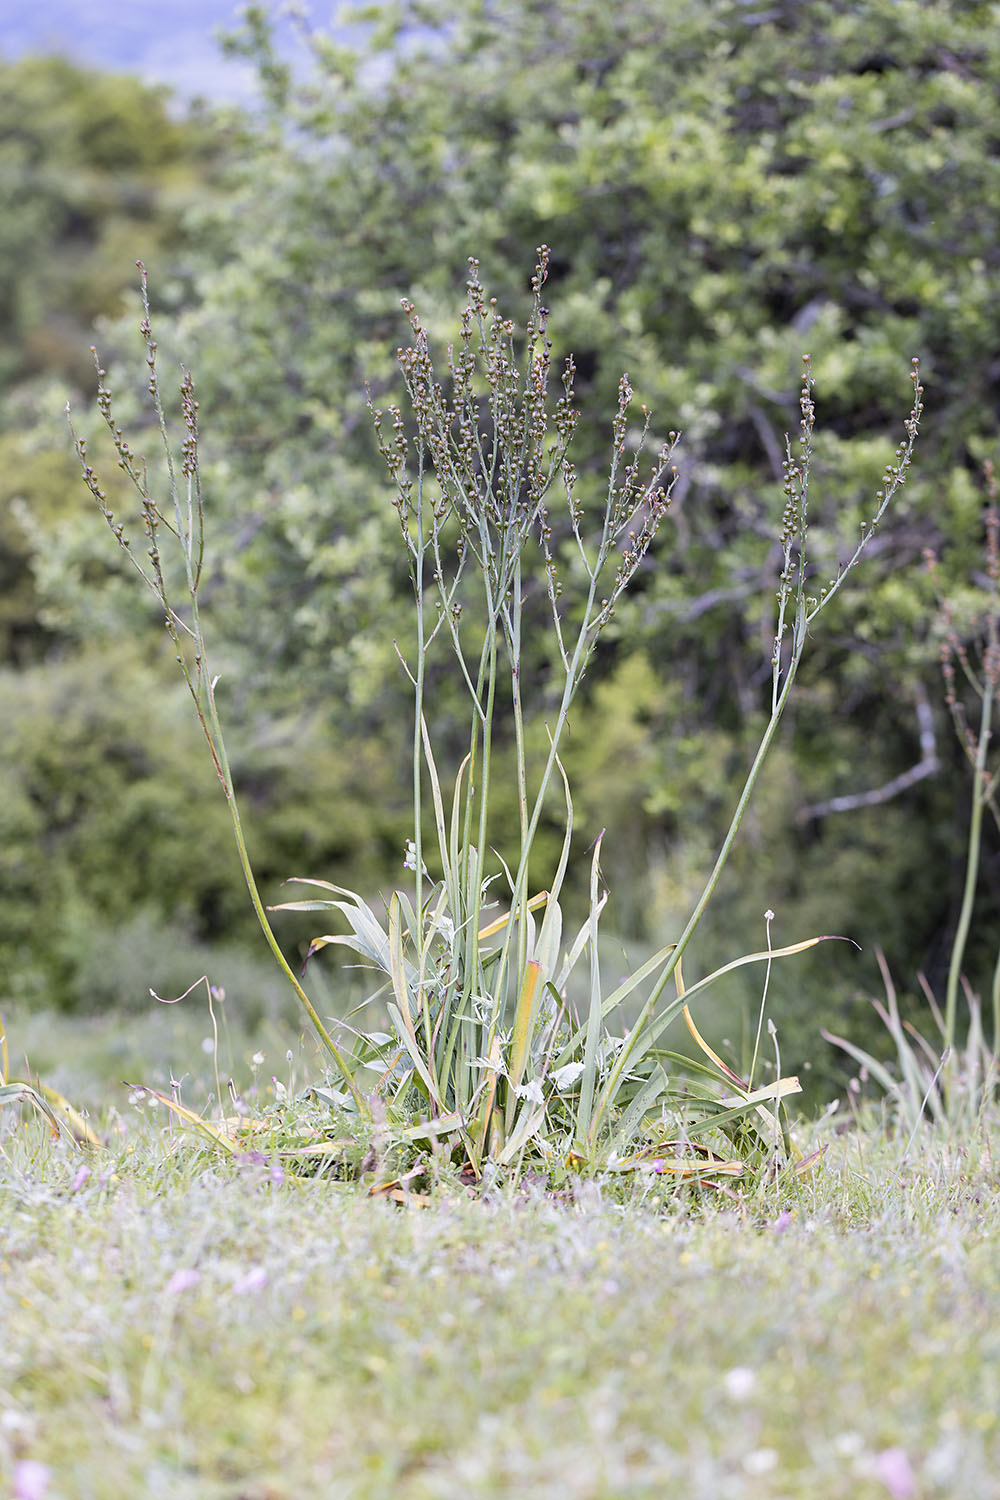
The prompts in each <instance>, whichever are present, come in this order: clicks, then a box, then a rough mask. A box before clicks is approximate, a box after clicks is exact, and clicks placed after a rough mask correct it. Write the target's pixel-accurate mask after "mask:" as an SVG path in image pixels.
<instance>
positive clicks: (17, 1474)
mask: <svg viewBox="0 0 1000 1500" xmlns="http://www.w3.org/2000/svg"><path fill="white" fill-rule="evenodd" d="M51 1478H52V1470H51V1469H50V1468H49V1466H48V1464H41V1463H39V1462H38V1460H37V1459H36V1458H22V1460H21V1462H20V1463H19V1464H17V1465H16V1466H15V1468H14V1500H42V1496H43V1495H44V1494H45V1491H46V1490H47V1489H48V1487H49V1480H50V1479H51Z"/></svg>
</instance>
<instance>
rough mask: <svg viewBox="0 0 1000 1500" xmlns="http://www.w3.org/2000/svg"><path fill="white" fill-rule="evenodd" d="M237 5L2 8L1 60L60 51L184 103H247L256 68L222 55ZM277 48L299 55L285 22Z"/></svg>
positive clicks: (218, 1)
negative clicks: (134, 77)
mask: <svg viewBox="0 0 1000 1500" xmlns="http://www.w3.org/2000/svg"><path fill="white" fill-rule="evenodd" d="M242 8H243V7H242V5H241V4H240V3H238V0H129V4H128V5H122V3H121V0H84V3H83V4H82V5H81V4H80V3H79V0H42V3H41V4H38V5H18V6H7V7H2V8H0V57H3V58H6V59H7V60H8V61H12V60H14V59H16V58H18V57H22V56H24V54H25V53H28V52H35V53H61V54H64V55H65V56H67V57H70V58H72V59H73V60H74V61H75V62H79V63H83V64H86V65H88V66H91V67H97V68H110V69H114V70H121V71H124V72H129V73H137V74H138V75H139V76H140V77H141V78H142V79H143V80H144V82H147V83H164V84H168V85H169V86H170V87H171V88H172V89H175V90H176V91H177V93H178V94H181V95H183V96H186V97H189V98H190V97H194V96H195V95H199V94H200V95H203V96H205V97H206V98H210V99H217V100H235V99H242V98H245V97H247V96H248V95H249V94H250V93H252V91H253V80H254V75H253V70H252V68H250V67H249V66H248V65H247V64H245V63H242V62H239V61H235V60H233V59H230V58H225V57H223V56H222V54H221V51H220V48H219V44H218V40H217V37H218V33H219V32H220V31H224V30H228V29H232V28H235V27H236V26H237V25H238V23H239V13H240V11H241V9H242ZM278 35H279V38H280V39H281V50H282V51H283V52H285V53H286V54H288V55H291V54H293V53H294V52H295V51H296V45H297V44H296V40H295V37H294V35H293V33H292V31H291V28H290V26H289V24H288V22H287V21H285V22H283V23H282V24H281V25H280V26H279V28H278Z"/></svg>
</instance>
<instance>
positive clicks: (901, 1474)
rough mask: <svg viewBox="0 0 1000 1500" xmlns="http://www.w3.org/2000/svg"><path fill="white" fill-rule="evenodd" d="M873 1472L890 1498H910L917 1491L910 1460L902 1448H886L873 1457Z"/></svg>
mask: <svg viewBox="0 0 1000 1500" xmlns="http://www.w3.org/2000/svg"><path fill="white" fill-rule="evenodd" d="M875 1474H876V1476H877V1478H879V1479H881V1481H882V1483H883V1484H884V1485H885V1487H886V1489H887V1490H888V1491H889V1494H890V1495H891V1496H892V1500H912V1497H913V1496H914V1495H915V1494H916V1493H917V1481H916V1480H915V1479H914V1477H913V1469H912V1467H911V1465H910V1460H909V1459H908V1458H907V1456H906V1454H905V1452H904V1451H903V1449H902V1448H886V1449H884V1450H883V1451H882V1452H881V1453H880V1454H879V1455H878V1456H877V1458H876V1459H875Z"/></svg>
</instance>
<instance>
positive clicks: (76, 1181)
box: [69, 1167, 90, 1193]
mask: <svg viewBox="0 0 1000 1500" xmlns="http://www.w3.org/2000/svg"><path fill="white" fill-rule="evenodd" d="M89 1176H90V1168H89V1167H81V1168H80V1170H79V1171H78V1172H77V1174H76V1176H75V1177H74V1178H73V1181H72V1182H71V1183H70V1185H69V1190H70V1192H71V1193H78V1192H79V1191H80V1189H81V1188H82V1187H83V1184H84V1183H85V1182H86V1180H87V1178H88V1177H89Z"/></svg>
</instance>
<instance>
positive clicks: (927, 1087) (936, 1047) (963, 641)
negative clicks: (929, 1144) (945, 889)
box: [823, 464, 1000, 1142]
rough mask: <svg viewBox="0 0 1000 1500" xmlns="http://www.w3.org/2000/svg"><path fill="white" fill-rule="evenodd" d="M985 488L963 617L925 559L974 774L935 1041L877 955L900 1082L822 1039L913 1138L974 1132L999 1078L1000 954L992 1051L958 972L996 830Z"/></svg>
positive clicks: (997, 599)
mask: <svg viewBox="0 0 1000 1500" xmlns="http://www.w3.org/2000/svg"><path fill="white" fill-rule="evenodd" d="M986 489H987V505H986V510H985V515H984V569H983V574H982V580H981V582H980V583H979V584H977V586H976V589H975V593H974V595H973V597H972V599H971V601H966V603H965V606H964V608H963V609H962V611H961V615H960V614H959V611H958V610H957V609H956V607H955V606H954V605H953V604H952V603H951V602H950V601H949V599H948V598H947V596H946V595H945V593H944V592H943V590H942V588H941V586H940V581H939V579H940V575H939V572H938V567H937V558H936V557H935V555H934V553H933V552H932V551H930V550H928V551H927V553H926V554H925V558H926V562H927V566H928V569H929V570H930V573H931V576H932V578H933V579H934V582H935V586H936V588H937V594H938V604H939V611H940V625H941V670H942V674H943V677H944V690H945V702H946V704H947V707H948V711H949V714H950V715H951V719H952V723H953V724H954V727H955V732H956V734H957V735H958V740H959V744H960V745H961V746H962V749H963V751H964V752H965V755H966V758H967V760H968V763H969V767H970V769H971V772H972V797H971V807H970V812H969V826H968V835H967V839H966V859H965V879H964V882H963V887H962V901H961V906H960V909H959V915H958V921H957V923H956V927H955V934H954V937H953V939H952V946H951V955H950V961H949V965H948V978H947V983H946V988H945V998H944V1005H943V1006H941V1005H939V1003H938V1000H937V998H936V996H935V995H934V993H933V991H932V990H931V988H930V986H929V984H928V983H927V980H926V978H925V977H924V975H922V974H921V975H919V976H918V978H919V983H920V987H921V990H922V992H923V995H924V998H925V999H926V1001H927V1005H928V1009H929V1011H930V1014H931V1020H932V1023H933V1031H932V1032H931V1037H930V1038H928V1036H926V1035H924V1034H923V1033H922V1032H921V1031H920V1030H918V1028H917V1027H915V1026H914V1025H913V1023H912V1022H910V1021H903V1020H901V1018H900V1013H899V1006H898V1003H897V999H896V990H895V986H894V984H893V981H892V976H891V975H890V973H889V969H888V966H887V964H886V963H885V959H884V958H883V956H882V955H881V954H879V966H880V968H881V971H882V979H883V983H884V985H885V992H886V999H885V1003H884V1004H883V1003H882V1002H881V1001H879V1000H876V1001H873V1002H872V1003H873V1004H874V1006H875V1009H876V1011H877V1013H878V1015H879V1017H880V1019H881V1020H882V1021H883V1022H884V1024H885V1026H886V1029H887V1030H888V1032H889V1034H890V1036H891V1037H892V1040H893V1043H894V1045H895V1048H896V1064H897V1070H898V1076H894V1075H893V1074H892V1073H891V1072H890V1071H889V1070H888V1069H887V1068H886V1067H885V1066H884V1065H883V1064H882V1063H881V1062H879V1061H878V1060H877V1059H876V1058H874V1057H873V1056H872V1055H871V1054H870V1053H869V1052H866V1051H865V1050H864V1049H862V1048H860V1047H857V1046H855V1044H854V1043H853V1042H850V1041H848V1040H847V1039H845V1038H843V1037H838V1036H833V1035H832V1034H831V1033H829V1032H824V1033H823V1035H824V1036H825V1037H826V1039H827V1040H828V1041H830V1042H832V1043H834V1045H835V1046H838V1047H840V1048H841V1049H842V1050H843V1051H845V1052H847V1053H848V1054H849V1055H850V1056H851V1057H853V1058H854V1059H855V1061H856V1062H858V1063H859V1064H860V1065H861V1066H862V1068H864V1069H865V1070H866V1071H867V1072H868V1074H869V1075H870V1076H871V1077H873V1078H874V1079H875V1081H876V1082H877V1083H878V1084H879V1086H880V1087H881V1088H882V1089H883V1091H884V1092H885V1094H886V1096H887V1098H888V1099H889V1100H890V1101H891V1102H892V1104H893V1105H894V1106H895V1108H896V1109H897V1111H898V1113H899V1115H900V1119H901V1121H902V1123H903V1125H904V1127H905V1128H906V1129H907V1130H908V1131H909V1132H910V1137H909V1139H910V1141H911V1142H912V1139H913V1138H914V1136H915V1135H916V1132H917V1130H918V1129H919V1126H920V1122H921V1120H922V1119H924V1118H925V1117H927V1118H929V1119H930V1120H932V1121H933V1123H934V1124H935V1126H936V1127H938V1128H939V1129H941V1130H944V1131H947V1132H951V1133H953V1132H955V1131H956V1130H957V1131H959V1132H960V1133H965V1132H967V1131H968V1130H969V1129H971V1128H973V1127H975V1126H976V1124H977V1123H978V1121H979V1120H980V1119H981V1117H982V1114H983V1111H984V1109H985V1108H986V1106H987V1105H988V1104H989V1103H990V1101H991V1100H992V1098H993V1095H994V1092H995V1090H996V1086H997V1081H998V1077H1000V949H998V953H997V960H996V964H995V967H994V970H993V977H992V986H991V993H990V1010H991V1012H992V1046H990V1045H989V1043H988V1042H987V1039H986V1033H985V1029H984V1026H983V1015H982V1009H983V1008H982V1000H981V997H980V996H979V995H978V994H976V993H975V991H974V990H973V988H972V986H971V985H970V984H969V981H968V979H967V977H966V975H965V974H964V972H963V963H964V960H965V954H966V950H967V947H968V941H969V934H970V931H971V927H972V918H973V908H974V904H975V897H976V891H977V888H978V885H979V880H980V875H981V865H982V842H983V816H984V813H985V812H986V811H987V809H988V810H989V812H990V813H991V814H992V816H993V819H994V822H995V823H996V825H997V827H998V828H1000V806H998V803H997V773H996V770H995V769H991V768H990V764H989V750H990V746H991V743H992V740H993V735H994V732H995V729H994V720H995V717H996V713H997V699H998V693H1000V510H998V505H997V482H996V475H995V473H994V470H993V466H992V464H987V465H986ZM970 696H971V697H972V698H974V699H978V700H979V713H978V715H976V716H975V718H976V720H977V721H978V722H976V723H975V727H973V724H972V723H970V718H969V713H968V709H967V707H966V699H967V698H968V697H970ZM960 991H961V992H962V994H963V997H964V1000H965V1005H966V1009H967V1012H968V1025H967V1028H966V1033H965V1037H964V1040H963V1039H962V1038H961V1037H960V1036H959V1016H958V1010H959V1007H958V998H959V992H960ZM934 1038H936V1039H934Z"/></svg>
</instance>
